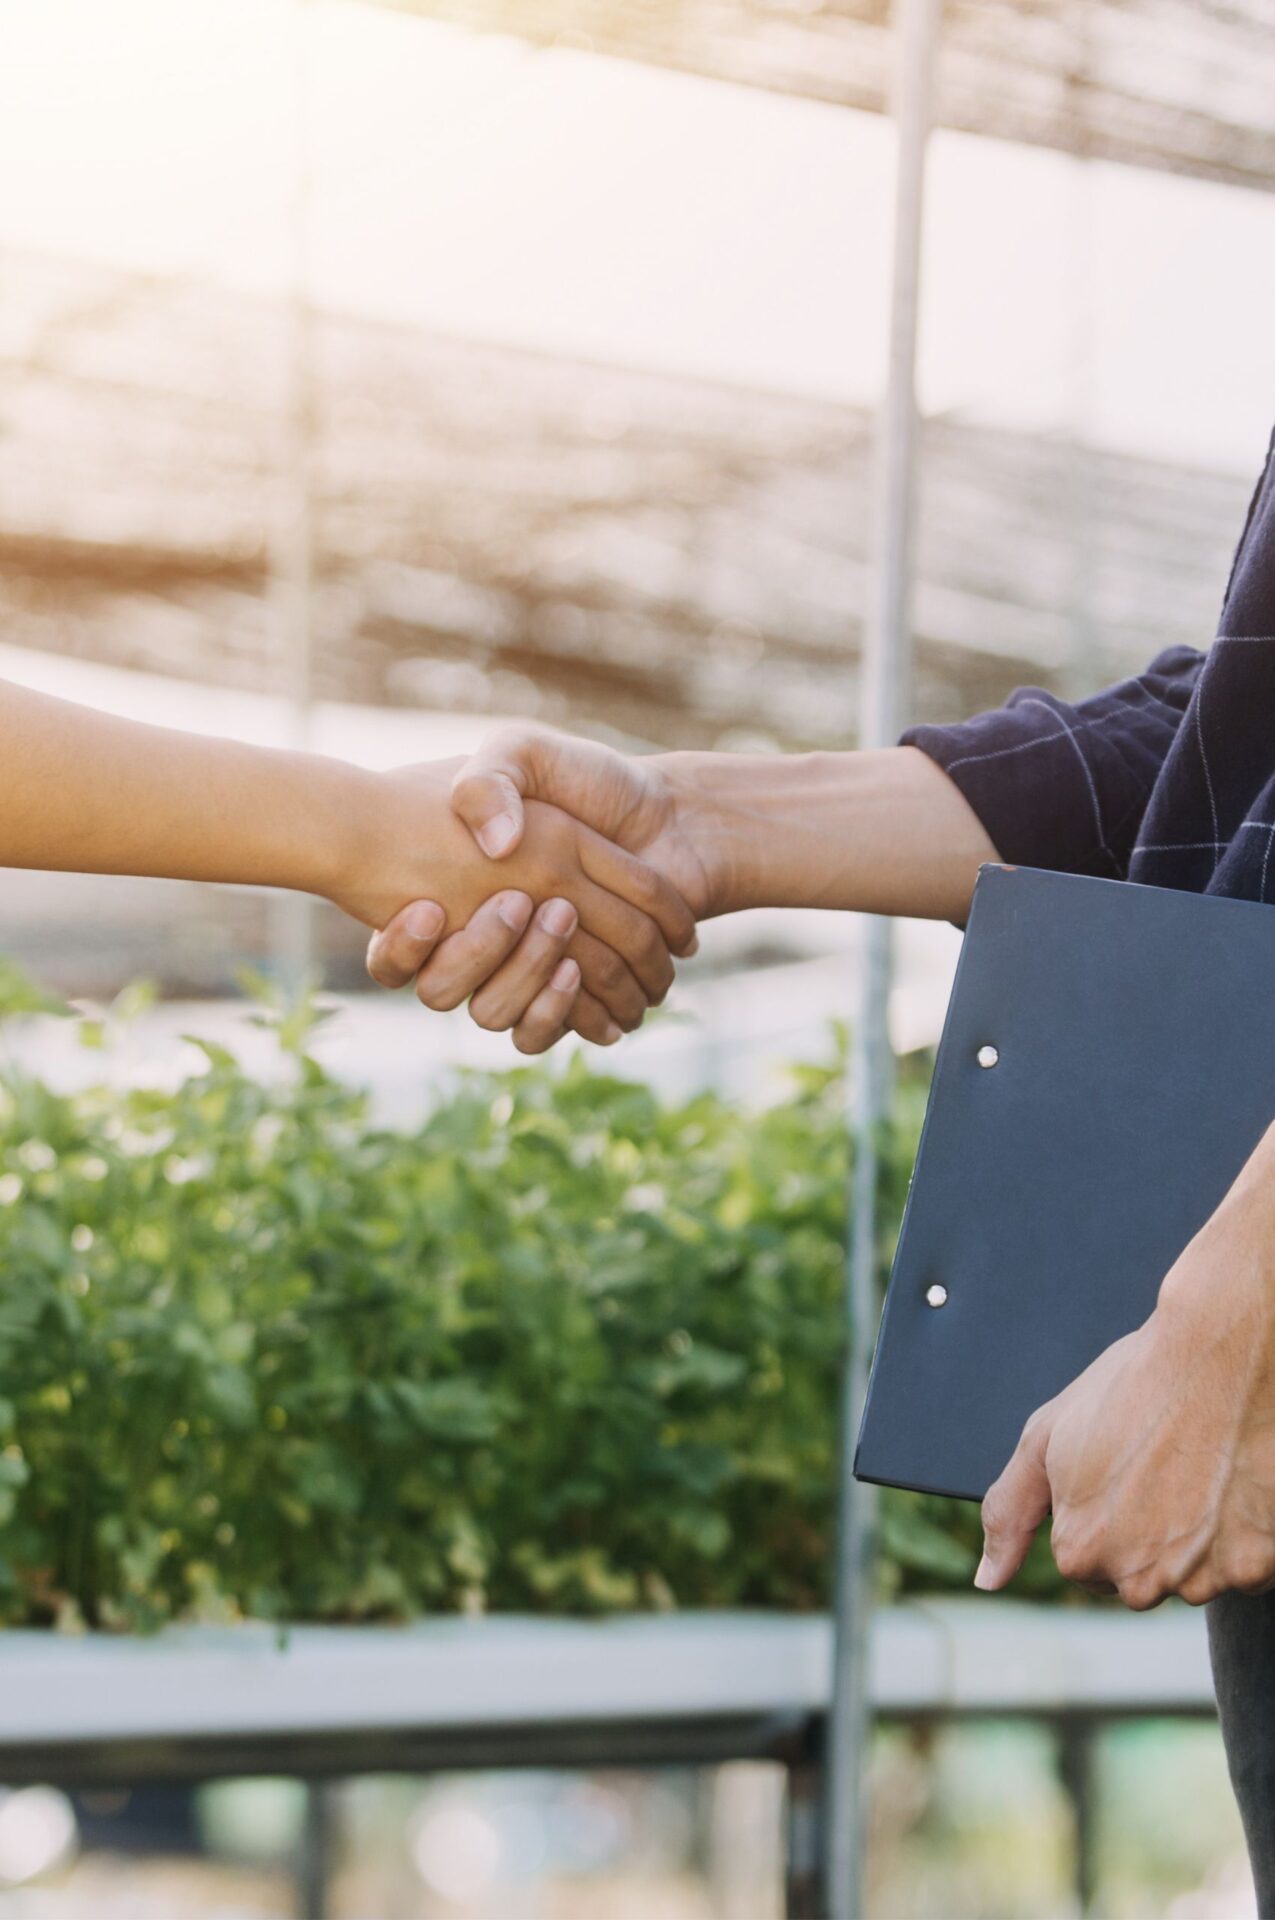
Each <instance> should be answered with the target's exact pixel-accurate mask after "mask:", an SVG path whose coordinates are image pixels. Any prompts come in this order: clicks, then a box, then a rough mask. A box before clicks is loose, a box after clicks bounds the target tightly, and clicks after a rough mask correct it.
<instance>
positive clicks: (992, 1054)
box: [974, 1047, 1000, 1067]
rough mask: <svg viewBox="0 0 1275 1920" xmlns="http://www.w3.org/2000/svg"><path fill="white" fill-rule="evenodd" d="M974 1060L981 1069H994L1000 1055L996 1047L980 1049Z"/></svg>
mask: <svg viewBox="0 0 1275 1920" xmlns="http://www.w3.org/2000/svg"><path fill="white" fill-rule="evenodd" d="M974 1058H975V1059H976V1060H977V1061H978V1064H979V1066H980V1067H994V1066H995V1065H996V1062H997V1061H998V1060H999V1059H1000V1054H999V1053H998V1052H997V1051H996V1048H995V1047H980V1048H979V1050H978V1052H977V1053H976V1054H975V1055H974Z"/></svg>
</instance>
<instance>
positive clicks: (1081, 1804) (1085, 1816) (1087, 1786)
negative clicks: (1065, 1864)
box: [1057, 1714, 1098, 1914]
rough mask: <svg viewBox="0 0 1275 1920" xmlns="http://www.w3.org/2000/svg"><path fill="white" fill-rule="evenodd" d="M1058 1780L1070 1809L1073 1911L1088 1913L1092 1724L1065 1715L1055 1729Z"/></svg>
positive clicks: (1094, 1876) (1093, 1862)
mask: <svg viewBox="0 0 1275 1920" xmlns="http://www.w3.org/2000/svg"><path fill="white" fill-rule="evenodd" d="M1057 1737H1058V1776H1059V1779H1060V1781H1061V1782H1062V1788H1063V1791H1064V1793H1065V1794H1066V1796H1067V1799H1068V1802H1069V1803H1070V1806H1071V1816H1072V1836H1073V1838H1072V1861H1073V1872H1072V1881H1073V1887H1074V1891H1075V1895H1076V1910H1077V1912H1078V1913H1080V1914H1087V1913H1092V1912H1093V1909H1094V1896H1095V1894H1096V1893H1097V1891H1098V1844H1097V1841H1098V1836H1097V1832H1096V1826H1097V1821H1096V1817H1095V1816H1096V1813H1097V1803H1096V1796H1095V1792H1094V1771H1095V1769H1094V1739H1095V1728H1094V1725H1093V1722H1092V1721H1090V1720H1087V1719H1085V1718H1084V1717H1083V1716H1082V1715H1079V1714H1068V1715H1067V1717H1066V1719H1064V1720H1063V1721H1061V1722H1060V1724H1059V1727H1058V1735H1057Z"/></svg>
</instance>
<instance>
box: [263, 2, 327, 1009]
mask: <svg viewBox="0 0 1275 1920" xmlns="http://www.w3.org/2000/svg"><path fill="white" fill-rule="evenodd" d="M292 12H293V48H292V102H291V109H292V110H291V121H292V155H291V157H292V169H293V173H292V196H291V199H292V204H291V207H290V209H289V224H290V236H289V237H290V240H291V246H292V270H291V277H290V283H289V289H288V299H287V317H288V338H287V348H286V351H287V397H286V405H285V418H284V434H283V493H284V503H283V511H282V514H281V516H280V525H279V528H278V532H277V536H276V544H275V553H274V597H275V603H276V606H277V608H278V619H279V625H278V632H279V639H280V646H279V675H278V685H279V690H280V693H281V694H282V697H283V701H284V706H285V712H286V723H285V741H284V744H286V745H288V746H291V747H294V748H297V749H299V750H304V749H305V748H306V747H308V746H309V744H310V719H311V708H312V706H313V700H314V684H313V679H314V674H313V653H314V643H313V615H314V494H315V474H314V467H315V446H316V441H317V433H316V406H315V378H314V312H313V306H312V302H311V295H310V218H311V183H310V171H311V87H312V72H311V68H312V58H313V49H312V45H311V32H312V3H311V0H292ZM313 920H314V913H313V902H312V901H311V900H310V899H309V898H308V896H307V895H305V894H300V893H285V894H279V895H277V896H276V897H275V898H274V900H273V901H272V922H271V948H272V956H271V957H272V960H273V962H274V969H275V972H276V974H277V975H278V976H279V977H280V978H281V980H282V981H283V982H284V984H285V985H286V986H287V987H288V989H289V990H290V991H295V990H296V988H297V987H299V986H300V984H301V983H302V981H303V980H304V979H305V977H306V975H307V974H308V973H309V971H310V965H311V960H312V953H313Z"/></svg>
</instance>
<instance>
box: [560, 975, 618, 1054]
mask: <svg viewBox="0 0 1275 1920" xmlns="http://www.w3.org/2000/svg"><path fill="white" fill-rule="evenodd" d="M567 1024H568V1026H569V1027H570V1028H571V1029H572V1031H573V1032H575V1033H578V1034H579V1036H580V1038H581V1039H582V1040H587V1041H588V1042H589V1043H590V1045H591V1046H595V1047H613V1046H614V1045H615V1043H616V1041H617V1040H621V1039H623V1037H624V1034H623V1029H622V1028H620V1027H618V1026H617V1025H616V1023H615V1021H614V1020H613V1019H612V1018H611V1016H610V1014H609V1013H608V1012H607V1010H606V1008H605V1007H604V1006H603V1004H602V1002H601V1001H600V1000H595V999H594V997H593V995H592V994H591V993H590V992H589V991H588V989H587V988H585V987H581V989H580V992H579V993H578V995H577V996H576V1003H575V1006H574V1007H573V1008H572V1010H571V1018H570V1020H569V1021H568V1022H567Z"/></svg>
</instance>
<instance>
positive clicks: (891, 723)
mask: <svg viewBox="0 0 1275 1920" xmlns="http://www.w3.org/2000/svg"><path fill="white" fill-rule="evenodd" d="M938 27H939V5H938V0H899V6H898V78H897V107H896V116H897V122H898V158H897V167H896V181H895V209H894V271H893V284H892V288H891V297H890V298H891V310H890V361H889V371H888V377H887V384H886V392H885V398H884V404H883V407H882V413H881V424H880V443H879V448H878V455H877V459H878V474H877V500H876V512H875V520H874V538H875V542H876V551H875V556H874V564H873V570H872V590H871V599H870V604H869V611H868V620H867V626H866V632H865V640H864V652H863V675H862V682H861V693H860V701H861V705H860V716H859V744H860V746H861V747H884V746H890V745H892V744H893V742H894V740H895V739H896V737H897V735H898V732H899V729H900V727H901V725H902V724H903V719H904V715H905V713H906V710H907V704H908V691H907V690H908V683H909V678H910V672H909V669H910V652H911V633H912V609H911V601H912V583H913V547H914V520H915V502H916V466H917V449H918V444H919V420H918V415H917V404H916V352H917V334H918V327H919V319H920V284H921V231H922V216H923V209H924V191H925V157H926V147H927V142H928V138H929V132H930V125H931V111H932V92H933V76H934V58H935V43H936V40H937V37H938ZM890 974H891V927H890V922H889V921H888V920H885V919H881V918H875V919H873V920H871V921H870V922H869V924H868V928H867V938H866V947H865V965H864V969H863V973H862V976H861V987H860V998H859V1013H858V1021H857V1025H856V1029H855V1064H856V1076H855V1079H856V1085H855V1097H854V1114H853V1125H854V1172H853V1179H852V1194H851V1200H852V1213H851V1240H850V1261H849V1284H848V1308H849V1313H848V1318H849V1333H850V1351H849V1357H848V1361H847V1366H846V1371H845V1378H844V1381H843V1389H842V1409H843V1412H842V1428H843V1430H842V1457H841V1505H840V1520H839V1526H838V1545H837V1582H836V1642H835V1652H834V1665H833V1697H832V1716H831V1722H830V1727H829V1737H828V1778H827V1794H828V1806H827V1814H826V1818H825V1836H826V1867H825V1871H826V1878H827V1906H828V1911H829V1913H830V1915H831V1920H857V1916H858V1915H859V1914H861V1913H862V1911H863V1878H864V1867H865V1853H866V1847H867V1829H868V1821H867V1775H868V1764H869V1749H870V1744H871V1732H872V1712H871V1705H870V1702H869V1697H868V1627H869V1620H870V1617H871V1610H872V1589H873V1583H874V1577H875V1557H876V1556H875V1532H876V1499H875V1489H874V1488H872V1487H868V1486H864V1485H860V1484H859V1483H858V1482H857V1481H856V1480H855V1479H854V1476H853V1473H852V1471H851V1462H852V1460H853V1456H854V1445H855V1439H856V1436H857V1434H858V1429H859V1420H860V1416H861V1414H862V1411H863V1403H864V1399H865V1396H866V1393H867V1383H868V1361H869V1355H870V1350H871V1345H872V1340H873V1336H874V1333H875V1329H876V1308H877V1276H876V1249H877V1229H878V1205H877V1199H878V1175H879V1168H878V1141H879V1134H880V1129H881V1127H882V1125H883V1123H884V1122H885V1120H886V1118H887V1116H888V1114H889V1111H890V1103H891V1094H892V1086H893V1071H892V1070H893V1058H892V1055H891V1051H890V1036H889V1000H890Z"/></svg>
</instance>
